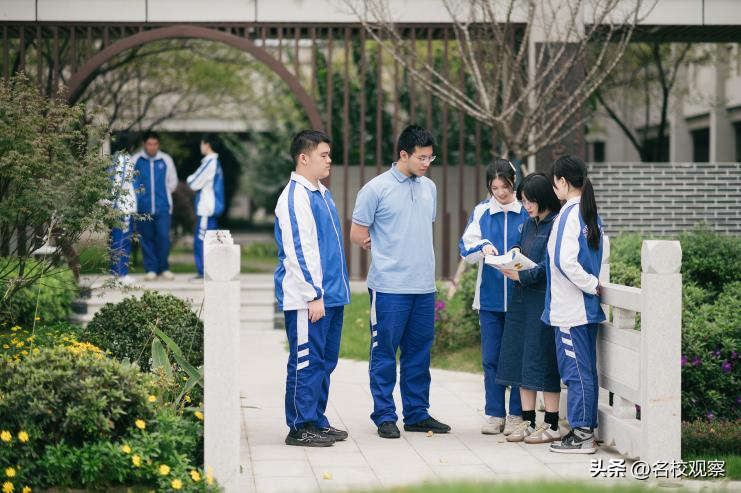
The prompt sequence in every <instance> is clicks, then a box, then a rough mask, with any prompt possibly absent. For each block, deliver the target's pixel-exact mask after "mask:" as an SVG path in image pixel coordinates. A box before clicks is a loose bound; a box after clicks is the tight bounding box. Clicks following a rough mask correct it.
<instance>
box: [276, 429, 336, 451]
mask: <svg viewBox="0 0 741 493" xmlns="http://www.w3.org/2000/svg"><path fill="white" fill-rule="evenodd" d="M334 442H335V439H334V438H332V437H329V436H326V435H323V434H321V433H317V432H316V431H314V430H312V429H311V428H308V427H304V428H301V429H299V430H296V431H291V432H289V433H288V436H287V437H286V445H296V446H298V447H331V446H332V445H334Z"/></svg>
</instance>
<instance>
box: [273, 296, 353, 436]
mask: <svg viewBox="0 0 741 493" xmlns="http://www.w3.org/2000/svg"><path fill="white" fill-rule="evenodd" d="M344 313H345V307H344V306H337V307H332V308H325V315H324V317H322V318H321V319H319V320H317V321H316V323H311V321H310V320H309V310H288V311H285V312H284V315H285V318H286V334H287V335H288V353H289V354H288V365H287V374H286V399H285V407H286V424H287V425H288V427H289V428H290V429H291V430H293V431H295V430H298V429H300V428H302V427H303V426H305V425H308V424H315V425H316V426H318V427H319V428H326V427H328V426H329V421H328V420H327V417H326V416H325V415H324V412H325V411H326V409H327V400H328V399H329V377H330V375H331V374H332V371H334V369H335V367H336V366H337V360H338V359H339V356H340V336H341V335H342V317H343V316H344Z"/></svg>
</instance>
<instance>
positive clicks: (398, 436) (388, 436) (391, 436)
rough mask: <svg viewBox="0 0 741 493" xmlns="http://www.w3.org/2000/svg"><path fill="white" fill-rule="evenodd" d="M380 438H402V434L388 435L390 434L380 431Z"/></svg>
mask: <svg viewBox="0 0 741 493" xmlns="http://www.w3.org/2000/svg"><path fill="white" fill-rule="evenodd" d="M378 436H379V437H381V438H401V433H394V434H388V433H381V432H380V431H379V432H378Z"/></svg>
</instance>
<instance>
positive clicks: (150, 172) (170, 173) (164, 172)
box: [131, 150, 178, 214]
mask: <svg viewBox="0 0 741 493" xmlns="http://www.w3.org/2000/svg"><path fill="white" fill-rule="evenodd" d="M131 161H132V162H133V163H134V169H135V170H136V173H137V175H136V178H135V182H134V185H135V186H136V189H137V190H140V189H142V188H143V191H142V192H140V193H138V194H137V196H136V201H137V211H138V212H139V214H172V192H174V191H175V189H176V188H177V187H178V173H177V170H176V169H175V163H174V162H173V161H172V158H171V157H170V155H169V154H166V153H164V152H162V151H158V152H157V154H155V155H154V156H150V155H148V154H147V153H146V152H144V151H143V150H142V151H139V152H138V153H137V154H135V155H134V156H133V157H132V158H131Z"/></svg>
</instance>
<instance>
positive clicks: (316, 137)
mask: <svg viewBox="0 0 741 493" xmlns="http://www.w3.org/2000/svg"><path fill="white" fill-rule="evenodd" d="M322 142H326V143H327V144H329V145H332V141H331V140H330V138H329V135H327V134H325V133H324V132H322V131H321V130H302V131H300V132H299V133H297V134H296V135H294V136H293V141H292V142H291V157H292V158H293V162H294V163H298V157H299V156H300V155H301V154H308V153H310V152H311V151H313V150H314V149H316V148H317V147H318V146H319V144H321V143H322Z"/></svg>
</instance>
